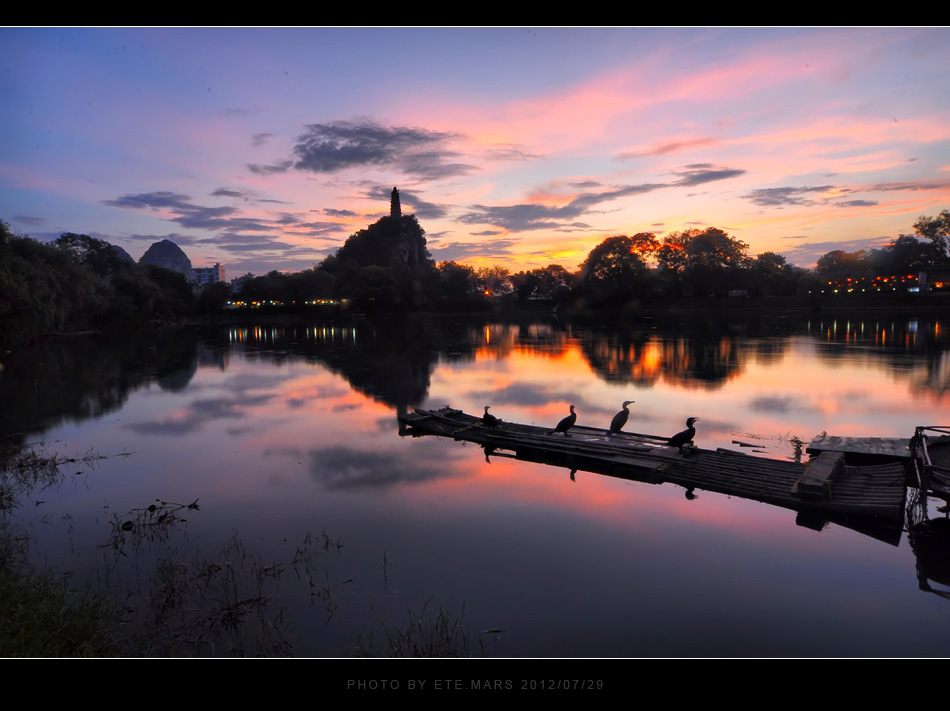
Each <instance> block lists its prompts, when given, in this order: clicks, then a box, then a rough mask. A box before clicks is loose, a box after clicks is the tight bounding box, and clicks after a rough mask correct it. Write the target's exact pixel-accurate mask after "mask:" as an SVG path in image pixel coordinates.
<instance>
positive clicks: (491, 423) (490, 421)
mask: <svg viewBox="0 0 950 711" xmlns="http://www.w3.org/2000/svg"><path fill="white" fill-rule="evenodd" d="M488 407H489V406H488V405H485V414H484V415H482V424H483V425H485V427H498V425H500V424H501V420H499V419H498V418H497V417H495V416H494V415H489V414H488Z"/></svg>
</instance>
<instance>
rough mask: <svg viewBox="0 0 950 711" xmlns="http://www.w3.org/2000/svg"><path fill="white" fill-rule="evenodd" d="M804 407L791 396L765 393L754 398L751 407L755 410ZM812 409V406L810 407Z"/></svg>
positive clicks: (766, 410)
mask: <svg viewBox="0 0 950 711" xmlns="http://www.w3.org/2000/svg"><path fill="white" fill-rule="evenodd" d="M793 407H794V408H795V409H802V404H796V403H795V402H794V401H793V398H790V397H775V396H770V395H764V396H762V397H756V398H752V400H751V401H750V402H749V409H750V410H754V411H755V412H788V411H789V410H791V409H792V408H793ZM809 409H811V408H809Z"/></svg>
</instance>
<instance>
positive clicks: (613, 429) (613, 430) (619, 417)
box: [607, 400, 636, 437]
mask: <svg viewBox="0 0 950 711" xmlns="http://www.w3.org/2000/svg"><path fill="white" fill-rule="evenodd" d="M634 402H636V401H635V400H624V401H623V405H622V406H621V407H623V409H622V410H621V411H620V412H618V413H617V414H616V415H614V419H612V420H611V421H610V431H609V432H607V436H608V437H610V435H612V434H617V433H618V432H620V430H622V429H623V426H624V425H625V424H627V418H628V417H630V409H629V407H627V406H628V405H632V404H633V403H634Z"/></svg>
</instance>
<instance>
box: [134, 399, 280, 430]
mask: <svg viewBox="0 0 950 711" xmlns="http://www.w3.org/2000/svg"><path fill="white" fill-rule="evenodd" d="M272 397H273V396H272V395H244V396H240V397H231V398H227V397H219V398H207V399H203V400H195V401H193V402H192V403H191V404H190V405H189V406H188V409H187V410H186V411H185V413H184V414H183V415H182V416H181V417H175V418H174V419H165V420H146V421H144V422H136V423H133V424H130V425H126V428H127V429H130V430H132V431H133V432H138V433H139V434H158V435H180V434H185V433H187V432H191V431H193V430H195V429H197V428H198V427H200V426H201V425H202V424H204V423H205V422H208V421H210V420H222V419H242V418H244V417H247V415H246V413H244V412H243V411H242V410H241V409H240V408H247V407H255V406H257V405H264V404H266V403H267V402H269V401H270V400H271V398H272ZM232 434H233V432H232Z"/></svg>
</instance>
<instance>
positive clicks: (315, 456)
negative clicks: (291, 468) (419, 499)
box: [309, 447, 454, 490]
mask: <svg viewBox="0 0 950 711" xmlns="http://www.w3.org/2000/svg"><path fill="white" fill-rule="evenodd" d="M309 456H310V472H311V473H312V474H313V477H314V478H315V479H316V480H317V481H318V482H319V483H321V484H323V485H324V486H325V487H326V488H327V489H330V490H341V489H369V488H386V487H390V486H395V485H397V484H411V483H415V482H422V481H429V480H431V479H440V478H443V477H449V476H453V475H454V474H453V472H452V470H451V469H449V468H445V469H435V468H432V467H426V466H422V465H420V464H417V463H416V461H417V459H416V458H412V459H403V458H401V457H399V456H398V455H395V454H394V453H392V452H365V451H363V450H359V449H354V448H351V447H325V448H323V449H311V450H310V453H309Z"/></svg>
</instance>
